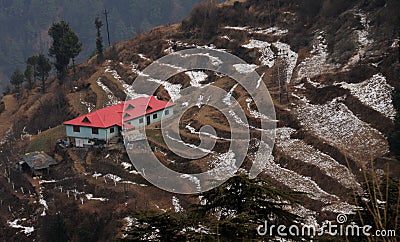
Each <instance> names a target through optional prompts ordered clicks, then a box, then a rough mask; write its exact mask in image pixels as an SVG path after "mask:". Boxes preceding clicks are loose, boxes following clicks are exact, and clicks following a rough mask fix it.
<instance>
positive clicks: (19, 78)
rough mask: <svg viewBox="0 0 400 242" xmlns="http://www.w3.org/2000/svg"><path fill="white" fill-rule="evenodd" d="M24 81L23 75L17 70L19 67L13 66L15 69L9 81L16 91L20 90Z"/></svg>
mask: <svg viewBox="0 0 400 242" xmlns="http://www.w3.org/2000/svg"><path fill="white" fill-rule="evenodd" d="M23 82H24V75H23V74H22V72H21V71H20V70H19V68H18V67H17V68H15V71H14V72H13V74H12V75H11V80H10V83H11V84H12V85H13V86H14V87H15V90H16V92H17V93H19V92H20V90H21V85H22V83H23Z"/></svg>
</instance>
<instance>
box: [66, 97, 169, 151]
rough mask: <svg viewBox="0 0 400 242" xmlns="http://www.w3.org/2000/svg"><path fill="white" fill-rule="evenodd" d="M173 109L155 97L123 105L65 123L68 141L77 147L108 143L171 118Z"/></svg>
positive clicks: (103, 109)
mask: <svg viewBox="0 0 400 242" xmlns="http://www.w3.org/2000/svg"><path fill="white" fill-rule="evenodd" d="M173 106H174V103H171V102H166V101H162V100H158V99H157V98H156V97H155V96H150V97H139V98H135V99H132V100H129V101H125V102H121V103H118V104H115V105H112V106H109V107H106V108H102V109H99V110H96V111H93V112H90V113H88V114H85V115H82V116H79V117H77V118H74V119H72V120H69V121H66V122H64V125H65V128H66V133H67V138H68V141H69V142H72V143H73V144H75V146H77V147H84V146H90V145H94V144H96V143H107V142H108V141H109V140H110V139H111V138H113V137H118V136H120V135H121V131H122V130H134V129H138V128H141V127H143V126H145V125H149V124H152V123H156V122H159V121H161V120H162V119H164V118H167V117H170V116H171V115H172V114H173Z"/></svg>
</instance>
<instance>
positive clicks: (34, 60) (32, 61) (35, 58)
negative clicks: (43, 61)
mask: <svg viewBox="0 0 400 242" xmlns="http://www.w3.org/2000/svg"><path fill="white" fill-rule="evenodd" d="M26 64H27V65H30V66H32V67H33V79H34V80H33V82H35V81H36V80H38V77H39V76H38V73H37V65H38V56H37V55H33V56H31V57H29V58H28V59H27V60H26Z"/></svg>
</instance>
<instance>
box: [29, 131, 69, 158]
mask: <svg viewBox="0 0 400 242" xmlns="http://www.w3.org/2000/svg"><path fill="white" fill-rule="evenodd" d="M63 137H65V127H64V126H63V125H59V126H57V127H54V128H52V129H48V130H46V131H44V132H42V133H40V134H38V135H37V136H35V138H34V139H32V140H31V142H30V143H29V146H28V148H27V150H26V152H32V151H46V152H48V151H51V150H52V149H53V148H54V144H55V142H56V141H57V140H58V139H61V138H63Z"/></svg>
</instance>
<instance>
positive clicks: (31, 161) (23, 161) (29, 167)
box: [18, 151, 57, 175]
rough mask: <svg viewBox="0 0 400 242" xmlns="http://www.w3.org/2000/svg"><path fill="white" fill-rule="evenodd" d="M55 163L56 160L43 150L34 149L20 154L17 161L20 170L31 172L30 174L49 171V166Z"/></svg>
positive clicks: (40, 173)
mask: <svg viewBox="0 0 400 242" xmlns="http://www.w3.org/2000/svg"><path fill="white" fill-rule="evenodd" d="M54 165H57V161H56V160H55V159H53V158H52V157H51V156H49V155H48V154H46V153H44V152H43V151H41V152H39V151H35V152H31V153H27V154H25V155H22V156H21V158H20V161H19V162H18V168H19V169H20V171H28V172H32V175H42V174H43V173H44V172H47V173H48V172H49V168H50V166H54Z"/></svg>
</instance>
